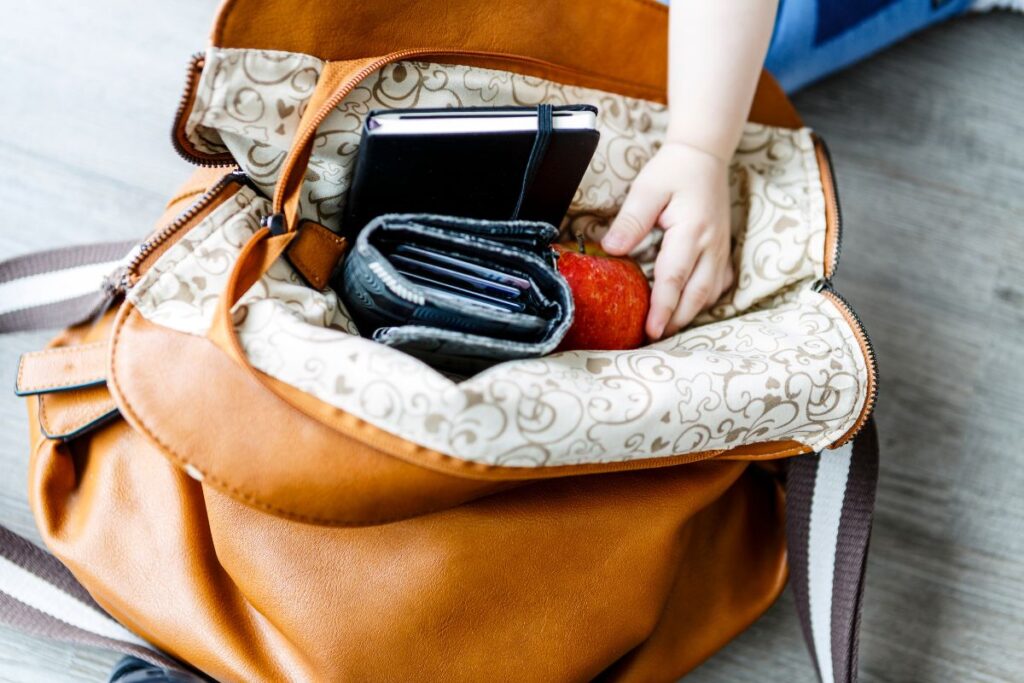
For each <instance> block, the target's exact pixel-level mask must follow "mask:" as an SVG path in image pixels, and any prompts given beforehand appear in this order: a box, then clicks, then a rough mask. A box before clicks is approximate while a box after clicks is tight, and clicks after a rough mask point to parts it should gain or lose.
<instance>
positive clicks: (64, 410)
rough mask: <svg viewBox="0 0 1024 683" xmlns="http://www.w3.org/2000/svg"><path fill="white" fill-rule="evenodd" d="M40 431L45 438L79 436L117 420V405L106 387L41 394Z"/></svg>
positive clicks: (65, 438)
mask: <svg viewBox="0 0 1024 683" xmlns="http://www.w3.org/2000/svg"><path fill="white" fill-rule="evenodd" d="M38 400H39V429H40V431H42V433H43V436H45V437H47V438H48V439H54V440H58V441H64V440H67V439H72V438H74V437H76V436H81V435H82V434H85V433H86V432H89V431H91V430H93V429H95V428H96V427H99V426H100V425H102V424H104V423H106V422H107V421H108V420H111V419H113V418H115V417H117V414H118V410H117V404H115V403H114V399H113V397H112V396H111V395H110V392H109V391H108V390H107V387H106V385H102V384H101V385H97V386H91V387H84V388H80V389H76V390H74V391H62V392H59V393H54V394H40V395H39V397H38Z"/></svg>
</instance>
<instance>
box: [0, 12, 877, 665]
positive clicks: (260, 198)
mask: <svg viewBox="0 0 1024 683" xmlns="http://www.w3.org/2000/svg"><path fill="white" fill-rule="evenodd" d="M666 29H667V27H666V12H665V9H664V8H663V7H662V6H661V5H659V4H658V3H655V2H652V1H648V0H604V1H603V2H601V3H563V2H542V3H536V2H525V1H522V0H501V1H495V2H487V3H479V2H474V1H471V0H446V1H442V2H422V1H421V2H399V3H356V2H332V3H327V2H323V3H320V2H316V3H314V2H295V1H294V0H260V1H256V0H228V1H227V2H225V3H224V5H223V7H222V8H221V10H220V13H219V15H218V17H217V20H216V23H215V25H214V29H213V35H212V42H211V46H210V47H209V49H208V50H207V51H206V52H205V53H204V54H203V55H202V56H200V57H197V58H196V59H195V60H194V62H193V64H192V66H191V68H190V73H189V78H188V84H187V87H186V91H185V94H184V97H183V99H182V105H181V109H180V111H179V112H178V115H177V118H176V121H175V126H174V134H173V139H174V144H175V146H176V148H177V149H178V150H179V152H181V154H182V155H183V156H184V157H185V158H186V159H188V160H190V161H193V162H195V163H197V164H198V165H200V166H203V167H205V168H203V169H201V170H199V171H197V172H196V174H195V175H194V176H193V178H192V179H191V180H190V181H189V182H188V183H187V184H186V185H185V186H184V187H183V188H182V189H181V190H180V191H179V192H177V193H176V194H175V195H174V197H173V198H172V200H171V201H170V203H169V204H168V209H167V212H166V214H165V215H164V216H163V217H162V218H161V219H160V220H159V221H158V222H157V228H156V230H155V231H154V232H153V233H151V234H150V235H149V236H148V237H147V238H146V239H145V240H143V241H142V242H141V243H140V244H137V245H124V244H116V245H100V246H97V247H95V248H93V249H91V250H81V249H77V250H61V251H57V252H49V253H47V254H41V255H33V256H28V257H23V258H21V259H16V260H14V261H9V262H7V263H5V264H0V287H5V286H6V287H8V290H7V291H9V292H13V291H16V290H15V289H14V288H15V287H17V286H23V285H24V283H26V282H29V281H30V282H31V283H32V286H34V287H36V288H38V289H39V291H44V292H45V291H46V288H47V286H48V283H50V284H54V283H57V282H59V283H61V289H60V290H59V291H56V292H54V293H52V295H49V296H42V297H40V296H37V297H35V300H34V302H33V304H32V305H28V306H21V305H19V304H18V302H17V301H2V302H0V329H5V330H11V329H22V328H25V327H29V326H40V325H48V324H49V325H53V324H55V323H57V322H58V321H65V322H70V321H72V320H79V321H81V320H88V322H81V323H80V324H77V325H75V326H73V327H70V328H68V329H66V330H65V331H64V332H63V333H61V334H60V335H59V336H58V337H57V338H56V339H55V340H54V341H53V342H52V343H51V345H50V347H49V348H47V349H46V350H44V351H39V352H35V353H29V354H26V355H25V356H24V357H23V359H22V363H21V367H20V368H19V373H18V392H19V394H22V395H25V396H26V397H27V398H28V406H29V416H30V420H29V426H30V433H31V445H32V452H31V458H32V459H31V464H30V482H29V499H30V502H31V505H32V509H33V511H34V513H35V517H36V520H37V523H38V526H39V530H40V533H41V534H42V537H43V539H44V540H45V542H46V545H47V546H48V548H49V550H50V551H51V552H52V553H53V555H55V556H56V557H57V558H59V560H60V562H61V563H63V565H66V567H67V568H68V569H69V570H70V572H71V573H70V575H69V574H67V573H66V572H64V570H63V569H62V568H61V567H60V565H59V564H57V563H56V562H55V561H54V560H53V559H52V558H51V557H49V556H47V555H45V554H44V553H42V552H41V551H39V550H38V549H36V548H34V547H32V546H28V545H26V544H24V543H21V542H19V539H17V538H16V537H13V536H12V535H11V534H9V533H6V534H4V535H3V536H2V537H0V540H2V541H3V543H2V544H0V551H2V552H3V555H4V557H5V558H7V561H6V562H4V563H0V575H4V576H8V577H10V576H15V577H22V578H24V576H23V575H24V574H26V573H29V574H34V575H35V579H33V580H36V581H38V580H41V581H42V582H43V583H42V584H39V583H32V582H31V581H30V582H27V583H26V582H25V581H21V582H20V583H19V582H17V581H9V582H5V583H4V589H3V591H4V592H3V593H0V618H3V619H5V620H7V621H8V622H17V623H18V624H20V625H21V626H23V627H28V628H30V629H34V630H35V631H36V632H38V633H44V634H47V635H51V636H55V637H63V638H68V639H79V640H85V641H86V642H91V643H93V644H100V645H104V646H109V647H114V648H118V649H121V650H124V651H128V652H134V653H137V654H139V655H140V656H143V657H145V658H148V659H150V660H151V661H156V662H160V663H161V664H162V665H164V666H167V667H186V668H187V667H192V668H194V669H196V670H198V671H201V672H203V673H204V674H206V675H208V676H211V677H213V678H215V679H217V680H224V681H228V680H231V681H256V680H266V681H277V680H289V681H313V680H445V681H447V680H467V681H480V680H486V681H490V680H516V681H526V680H538V681H553V680H589V679H594V678H602V679H607V680H623V681H626V680H674V679H676V678H678V677H680V676H682V675H683V674H685V673H686V672H688V671H690V670H691V669H693V668H694V667H695V666H697V665H698V664H699V663H701V662H702V661H703V660H705V659H706V658H707V657H709V656H710V655H711V654H712V653H714V652H715V651H716V650H717V649H719V648H720V647H722V646H723V645H724V644H725V643H726V642H728V641H729V640H730V639H731V638H733V637H734V636H735V635H736V634H738V633H739V632H741V631H742V630H743V629H745V628H746V627H747V626H748V625H749V624H751V623H752V622H753V621H754V620H755V619H757V617H758V616H759V615H761V614H762V613H763V612H764V611H765V610H766V609H767V608H768V606H769V605H771V604H772V602H773V601H774V600H775V599H776V597H777V596H778V595H779V593H780V592H781V591H782V589H783V587H784V584H785V583H786V580H787V573H788V575H789V576H790V577H791V578H792V587H793V592H794V596H795V598H796V603H797V606H798V609H799V612H800V616H801V623H802V626H803V629H804V634H805V636H806V638H807V641H808V645H809V647H810V649H811V652H812V656H813V658H814V661H815V665H816V667H817V670H818V672H819V675H820V676H821V678H822V680H825V681H852V680H855V678H856V645H857V630H856V625H857V615H858V613H859V606H860V598H861V587H862V582H863V568H864V558H865V554H866V550H867V544H868V536H869V530H870V517H871V509H872V505H873V495H874V482H875V477H876V472H877V446H876V442H875V437H874V432H873V427H872V425H871V422H870V420H869V417H870V414H871V410H872V407H873V405H874V398H875V393H876V384H877V380H876V370H875V360H874V356H873V353H872V351H871V348H870V345H869V342H868V340H867V337H866V335H865V333H864V330H863V328H862V326H861V324H860V322H859V321H858V320H857V318H856V316H855V314H854V313H853V312H852V310H851V309H850V307H849V306H848V304H846V303H845V301H844V300H843V299H842V298H841V297H840V296H839V295H838V294H836V293H835V292H834V291H833V289H832V286H831V278H832V275H833V273H834V270H835V266H836V260H837V258H838V255H839V246H840V239H841V234H840V216H839V210H838V203H837V197H836V191H835V185H834V180H833V177H832V172H831V168H830V165H829V161H828V157H827V154H826V152H825V149H824V146H823V144H822V142H821V140H820V138H818V137H817V136H816V135H814V134H813V133H811V132H810V131H809V130H807V129H806V128H804V127H802V124H801V122H800V120H799V118H798V116H797V114H796V112H795V111H794V110H793V108H792V106H791V105H790V103H789V102H788V100H787V99H786V98H785V96H784V94H783V93H782V92H781V91H780V90H779V88H778V87H777V86H776V85H775V83H774V81H773V80H772V79H771V77H770V76H768V75H765V76H764V77H763V78H762V80H761V83H760V85H759V89H758V92H757V96H756V100H755V103H754V107H753V110H752V112H751V115H750V121H751V123H750V124H749V125H748V126H747V129H746V131H745V133H744V136H743V141H742V142H741V144H740V148H739V150H738V152H737V155H736V158H735V160H734V163H733V168H732V172H731V178H730V182H731V183H732V189H733V204H734V231H735V238H736V239H735V252H734V266H735V267H736V270H737V273H738V278H737V280H738V281H737V285H736V286H735V287H734V289H733V290H731V291H730V292H729V293H728V294H727V295H726V296H725V298H724V299H723V301H721V302H719V304H718V305H716V306H715V307H714V308H712V309H711V310H710V311H709V312H707V313H706V314H703V316H702V317H701V318H700V319H699V320H698V324H697V325H695V326H693V327H691V328H689V329H688V330H686V331H684V332H682V333H680V334H679V335H677V336H676V337H673V338H672V339H669V340H665V341H663V342H659V343H657V344H654V345H651V346H648V347H645V348H643V349H639V350H636V351H627V352H568V353H562V354H556V355H554V356H549V357H546V358H543V359H537V360H528V361H514V362H509V363H505V364H502V365H499V366H496V367H495V368H492V369H490V370H487V371H485V372H483V373H480V374H478V375H475V376H473V377H471V378H469V379H466V380H464V381H462V382H457V381H453V380H451V379H449V378H447V377H445V376H442V375H440V374H438V373H436V372H435V371H433V370H432V369H430V368H429V367H428V366H426V365H424V364H422V363H420V362H419V361H416V360H414V359H411V358H410V357H408V356H404V355H403V354H401V353H400V352H398V351H396V350H394V349H390V348H386V347H382V346H381V345H379V344H375V343H373V342H372V341H370V340H367V339H363V338H360V337H359V336H358V335H356V334H353V332H354V328H353V327H352V325H351V321H349V320H348V318H347V314H346V313H345V311H344V309H343V308H342V307H341V306H340V304H339V303H338V299H337V296H336V295H335V294H334V293H333V292H332V291H331V290H330V289H329V288H328V287H326V283H327V281H328V279H329V275H330V273H331V271H332V270H333V269H334V268H335V266H336V265H337V263H338V261H339V259H340V258H342V257H343V254H344V250H345V246H346V245H345V244H344V240H342V239H341V238H338V237H336V236H335V233H334V229H336V227H337V224H338V216H339V214H340V211H341V206H342V204H343V202H344V190H345V188H346V187H347V182H348V177H349V171H350V168H351V162H352V159H353V151H354V149H355V145H356V144H357V143H358V131H359V126H360V123H361V121H362V119H363V117H364V116H365V114H366V113H367V112H368V111H369V110H370V109H373V108H384V107H405V106H449V105H456V106H463V105H465V106H469V105H482V106H488V105H497V104H510V103H519V104H537V103H539V102H554V103H562V102H591V103H593V104H596V105H597V106H598V107H599V108H600V111H601V114H600V118H599V129H600V130H601V134H602V137H601V143H600V146H599V148H598V152H597V154H596V156H595V160H594V162H593V163H592V165H591V168H590V170H589V171H588V175H587V177H586V178H585V179H584V182H583V185H582V186H581V189H580V191H579V192H578V193H577V196H576V199H575V200H574V202H573V206H572V208H571V209H570V213H569V216H568V217H567V219H566V227H567V228H571V229H573V230H574V231H575V232H582V233H584V234H587V235H589V236H595V235H599V234H600V232H601V231H602V230H603V229H604V228H605V227H606V226H607V224H608V222H609V221H610V219H611V217H613V216H614V214H615V211H616V210H617V208H618V206H619V205H620V204H621V199H622V197H623V196H624V194H625V191H626V190H627V189H628V186H629V182H630V180H631V179H632V178H633V177H634V176H635V174H636V172H637V171H638V170H639V168H640V167H642V165H643V161H644V160H645V159H646V158H647V157H649V156H650V154H651V153H652V152H653V151H654V150H655V149H656V148H657V145H658V144H659V142H660V139H661V138H660V136H661V135H662V134H663V133H664V123H665V107H664V102H665V81H666V73H665V68H666V36H667V30H666ZM269 217H273V218H269ZM655 239H656V238H655ZM129 249H130V251H129ZM656 249H657V243H656V241H655V242H652V243H650V244H647V245H646V247H645V249H642V250H641V252H640V253H639V254H638V260H639V261H640V262H641V263H642V264H648V265H649V263H650V259H651V254H653V253H655V252H656ZM126 251H128V252H129V253H128V254H127V256H124V254H125V252H126ZM98 273H103V274H105V275H106V277H105V279H104V280H103V283H104V286H103V287H102V288H98V287H97V278H96V275H97V274H98ZM72 276H74V277H72ZM32 278H34V279H32ZM90 278H91V279H90ZM19 283H20V285H19ZM70 283H82V284H81V289H80V290H76V289H75V288H74V286H72V285H71V284H70ZM787 547H788V555H787ZM4 572H6V574H5V573H4ZM19 572H20V573H19ZM72 575H73V576H72ZM26 586H27V587H26ZM83 587H84V588H83ZM43 589H45V590H43ZM53 589H58V590H56V592H54V590H53ZM46 591H49V592H46ZM44 594H45V595H44ZM69 615H70V616H69ZM114 620H116V622H115V621H114Z"/></svg>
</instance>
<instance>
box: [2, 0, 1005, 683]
mask: <svg viewBox="0 0 1024 683" xmlns="http://www.w3.org/2000/svg"><path fill="white" fill-rule="evenodd" d="M213 9H214V5H213V2H212V1H211V2H204V1H200V0H189V1H188V2H184V1H179V2H174V3H137V2H131V1H130V0H116V1H114V0H108V1H107V2H105V3H103V4H102V6H97V5H96V4H95V3H78V2H75V1H74V0H62V1H60V2H57V1H51V2H47V3H45V4H44V3H20V4H19V5H18V8H17V10H16V11H14V10H11V9H8V10H7V11H5V12H4V15H5V16H4V19H3V21H2V22H0V74H2V75H0V79H2V83H3V95H2V96H0V123H2V125H0V206H2V207H3V214H2V216H3V217H2V219H0V220H2V221H3V227H2V230H0V254H2V255H5V256H6V255H13V254H16V253H22V252H25V251H28V250H30V249H33V248H41V247H47V246H52V245H59V244H67V243H71V242H82V241H88V240H95V239H97V238H115V237H133V236H138V235H139V234H140V233H141V232H142V231H143V230H144V229H145V228H146V227H147V226H148V225H149V223H150V222H151V221H152V219H153V218H154V217H155V216H157V215H158V214H159V212H160V208H161V206H162V203H163V201H164V199H165V198H166V197H167V196H168V193H169V191H170V190H171V188H172V187H173V186H174V184H175V183H176V182H177V181H178V180H179V179H180V178H182V177H184V175H185V174H186V172H187V169H186V167H185V164H184V162H181V161H179V160H178V159H177V157H176V156H175V155H174V153H173V152H172V151H171V147H170V144H169V141H168V138H167V129H168V125H169V123H170V117H171V114H172V113H173V111H174V109H175V106H176V104H177V99H178V93H179V88H180V86H181V81H182V77H183V74H184V66H185V63H186V60H187V58H188V56H189V54H190V53H191V52H193V51H194V50H196V49H199V48H201V47H202V46H203V44H204V42H205V36H206V32H207V27H208V24H209V21H210V18H211V17H212V13H213ZM1022 84H1024V17H1022V16H1011V15H1005V14H1003V15H997V16H986V17H972V18H969V19H964V20H960V21H957V22H955V23H953V24H950V25H947V26H944V27H941V28H938V29H935V30H932V31H930V32H928V33H926V34H925V35H922V36H919V37H917V38H915V39H913V40H911V41H909V42H907V43H904V44H903V45H900V46H899V47H897V48H895V49H892V50H890V51H888V52H886V53H885V54H883V55H881V56H879V57H877V58H875V59H872V60H870V61H869V62H867V63H865V64H862V65H860V66H857V67H856V68H854V69H853V70H851V71H849V72H847V73H845V74H843V75H841V76H839V77H836V78H833V79H830V80H828V81H827V82H825V83H822V84H821V85H818V86H816V87H814V88H811V89H809V90H808V91H806V92H804V93H803V94H801V95H800V96H799V97H798V98H797V104H798V106H799V108H800V109H801V111H802V112H803V113H804V115H805V117H806V119H807V121H808V122H809V124H811V125H813V126H814V127H816V128H817V129H818V130H819V131H820V132H821V133H822V134H823V135H824V136H825V138H826V140H827V141H828V142H829V143H830V146H831V148H832V151H833V155H834V157H835V161H836V167H837V172H838V176H839V181H840V190H841V192H842V198H843V207H844V212H845V223H846V240H845V247H844V253H843V261H842V264H841V268H840V271H841V272H840V276H839V278H838V284H839V288H840V289H841V291H843V292H844V293H846V294H847V295H848V296H849V298H850V299H852V301H853V303H854V304H855V306H856V307H857V309H858V310H859V312H860V313H861V314H862V316H863V318H864V319H865V322H866V324H867V326H868V329H869V330H870V331H871V333H872V336H873V339H874V342H875V345H876V346H877V350H878V354H879V357H880V363H881V372H882V395H881V399H880V402H879V406H878V413H877V414H878V421H879V426H880V428H881V433H882V440H883V447H884V451H883V457H884V462H883V466H882V481H881V486H880V491H879V500H878V515H877V520H876V525H875V534H874V539H873V540H874V543H873V549H872V556H871V561H870V565H869V568H868V591H867V598H866V607H865V614H864V624H863V635H862V639H861V662H862V671H863V679H864V680H866V681H943V682H945V681H1024V648H1022V646H1021V644H1022V643H1024V616H1022V615H1024V589H1022V588H1021V583H1022V581H1024V534H1022V531H1024V497H1022V495H1021V491H1022V490H1024V455H1021V454H1020V451H1021V443H1022V438H1021V431H1022V427H1024V417H1022V406H1024V263H1022V260H1024V111H1022V110H1024V87H1022ZM45 337H46V335H40V334H20V335H13V336H10V337H6V338H2V339H0V387H9V386H12V385H13V382H14V380H13V377H14V372H13V370H14V366H15V361H16V358H17V356H18V354H19V353H20V352H21V351H23V350H27V349H33V348H37V347H38V346H39V345H40V344H42V343H43V341H44V340H45ZM24 419H25V418H24V411H23V408H22V405H21V402H20V401H18V400H16V399H14V398H13V397H12V396H10V395H9V394H6V395H5V394H0V463H2V465H0V472H2V473H3V475H2V476H0V521H2V522H3V523H5V524H7V525H9V526H12V527H13V528H14V529H15V530H17V531H19V532H21V533H24V534H28V535H31V536H35V530H34V527H33V523H32V519H31V516H30V515H29V513H28V510H27V507H26V503H25V453H26V446H25V438H24V433H25V427H24ZM111 661H112V658H111V657H110V656H109V655H107V654H106V653H102V652H98V651H93V650H87V649H74V648H65V647H62V646H58V645H56V644H53V643H47V642H43V641H37V640H33V639H29V638H26V637H23V636H21V635H19V634H15V633H12V632H10V631H4V630H0V680H2V681H99V680H103V676H104V674H105V672H106V670H107V669H108V667H109V665H110V663H111ZM811 679H812V677H811V674H810V668H809V664H808V660H807V656H806V654H805V652H804V648H803V643H802V641H801V637H800V633H799V628H798V626H797V622H796V619H795V617H794V616H793V609H792V602H791V600H790V598H789V596H788V594H787V595H786V596H784V597H783V599H782V600H781V601H780V603H779V604H778V605H776V606H775V607H774V608H773V609H772V610H771V611H770V612H769V613H768V614H767V615H766V616H765V617H764V618H763V619H762V620H761V621H760V622H758V623H757V624H756V625H755V626H754V627H753V628H752V629H750V630H749V631H748V632H747V633H746V634H744V635H743V636H742V637H740V638H739V639H738V640H737V641H736V642H734V643H733V644H732V645H730V646H729V647H728V648H726V649H725V650H724V651H723V652H722V653H721V654H720V655H718V656H717V657H715V658H714V659H713V660H712V661H711V662H709V663H708V664H706V665H704V666H703V667H701V668H700V669H699V670H698V671H697V672H695V673H694V674H693V676H692V677H691V678H690V679H688V680H694V681H700V682H702V683H710V682H725V681H730V682H734V681H751V682H753V681H758V682H763V681H787V682H789V681H809V680H811Z"/></svg>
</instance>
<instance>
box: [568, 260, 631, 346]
mask: <svg viewBox="0 0 1024 683" xmlns="http://www.w3.org/2000/svg"><path fill="white" fill-rule="evenodd" d="M554 249H555V251H556V252H558V270H559V272H560V273H561V274H562V276H563V277H565V279H566V280H567V281H568V282H569V288H570V289H571V290H572V298H573V302H574V303H575V305H576V316H575V318H574V319H573V323H572V327H570V328H569V332H568V333H567V334H566V335H565V339H563V340H562V343H561V344H560V345H559V347H558V350H560V351H570V350H577V349H588V350H595V351H596V350H617V349H635V348H637V347H639V346H640V345H641V344H643V341H644V321H645V320H646V319H647V309H648V308H649V307H650V305H651V287H650V285H649V284H648V283H647V278H646V277H644V274H643V272H642V271H641V270H640V267H639V266H638V265H637V264H636V263H634V262H633V261H632V260H631V259H628V258H620V257H615V256H608V255H607V254H606V253H604V252H603V251H602V250H601V248H600V247H598V246H597V245H596V244H592V243H591V244H588V243H585V242H583V240H580V241H579V244H556V245H555V246H554Z"/></svg>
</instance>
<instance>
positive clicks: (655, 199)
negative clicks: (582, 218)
mask: <svg viewBox="0 0 1024 683" xmlns="http://www.w3.org/2000/svg"><path fill="white" fill-rule="evenodd" d="M666 203H668V193H666V192H665V191H664V190H662V189H660V188H657V187H653V186H651V185H650V184H649V183H645V182H642V180H641V179H638V181H637V182H635V183H633V187H631V188H630V190H629V194H627V195H626V201H624V202H623V203H622V210H620V211H619V215H618V216H616V217H615V220H614V221H612V225H611V227H610V228H609V229H608V232H607V233H606V234H605V236H604V239H602V240H601V247H602V248H603V249H604V250H605V251H606V252H608V253H609V254H611V255H613V256H622V255H624V254H628V253H629V252H631V251H632V250H633V248H634V247H636V245H638V244H639V243H640V240H642V239H643V238H644V235H646V234H647V233H649V232H650V231H651V228H653V227H654V224H655V223H656V222H657V221H658V216H659V215H661V211H662V209H664V208H665V204H666Z"/></svg>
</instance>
